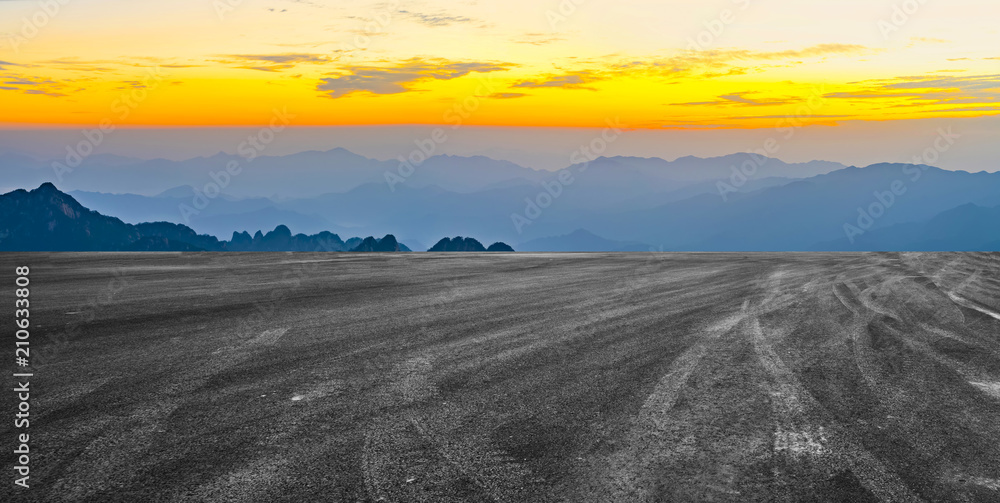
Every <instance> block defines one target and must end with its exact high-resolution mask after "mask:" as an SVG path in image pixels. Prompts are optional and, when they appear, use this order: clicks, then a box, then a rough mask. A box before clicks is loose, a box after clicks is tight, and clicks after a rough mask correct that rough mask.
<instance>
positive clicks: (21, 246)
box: [0, 183, 172, 251]
mask: <svg viewBox="0 0 1000 503" xmlns="http://www.w3.org/2000/svg"><path fill="white" fill-rule="evenodd" d="M142 238H143V236H142V235H141V234H140V233H139V231H138V230H137V229H136V228H135V227H134V226H132V225H129V224H126V223H125V222H122V221H121V220H119V219H117V218H113V217H106V216H104V215H101V214H100V213H97V212H96V211H90V210H88V209H87V208H84V207H83V206H82V205H80V203H78V202H76V200H75V199H73V198H72V197H70V196H69V195H67V194H64V193H62V192H59V190H58V189H56V187H55V185H52V184H51V183H44V184H42V185H41V186H40V187H38V188H37V189H35V190H32V191H30V192H28V191H26V190H23V189H22V190H15V191H14V192H10V193H7V194H4V195H3V196H0V250H4V251H101V250H128V249H130V248H131V247H132V246H140V247H148V246H152V245H153V242H152V241H147V242H144V243H142V244H138V243H139V242H140V240H142ZM137 244H138V245H137ZM160 244H161V245H162V246H164V247H166V248H167V249H171V247H172V245H171V244H170V243H169V242H168V240H167V239H166V238H163V241H162V242H161V243H160Z"/></svg>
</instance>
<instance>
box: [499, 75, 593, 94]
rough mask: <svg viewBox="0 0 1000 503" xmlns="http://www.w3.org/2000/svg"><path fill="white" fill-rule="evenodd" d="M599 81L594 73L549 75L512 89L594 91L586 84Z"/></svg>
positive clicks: (520, 83) (521, 83) (515, 85)
mask: <svg viewBox="0 0 1000 503" xmlns="http://www.w3.org/2000/svg"><path fill="white" fill-rule="evenodd" d="M595 80H598V79H597V78H596V77H595V75H594V74H593V73H592V72H587V71H583V72H573V73H568V74H565V75H547V76H543V77H540V78H538V79H535V80H525V81H521V82H518V83H516V84H514V85H513V86H512V87H523V88H546V87H557V88H560V89H586V90H588V91H594V90H595V89H594V88H593V87H589V86H587V85H586V84H588V83H590V82H593V81H595Z"/></svg>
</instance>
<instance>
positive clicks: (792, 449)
mask: <svg viewBox="0 0 1000 503" xmlns="http://www.w3.org/2000/svg"><path fill="white" fill-rule="evenodd" d="M747 324H748V325H749V331H750V334H751V337H752V339H753V347H754V351H755V352H756V353H757V358H758V361H759V362H760V363H761V365H762V366H763V367H764V369H765V370H766V371H767V373H768V374H769V376H770V378H771V379H770V381H771V382H769V383H767V384H768V385H767V388H768V390H767V391H768V396H770V397H771V407H772V409H773V412H774V415H775V418H776V421H777V428H776V430H775V436H774V450H775V452H786V453H790V454H791V455H792V456H793V457H798V456H806V455H809V456H821V455H823V454H824V453H825V452H826V447H825V444H826V443H827V439H826V432H825V430H824V428H823V427H822V426H819V427H816V426H814V425H812V424H810V422H809V421H808V420H807V419H806V407H805V405H804V404H803V400H804V399H805V396H806V395H808V391H806V390H805V389H804V388H803V387H802V385H801V384H800V383H799V381H798V379H797V378H796V377H795V374H793V373H792V371H791V370H789V369H788V367H787V366H786V365H785V364H784V362H783V361H782V360H781V357H780V356H778V354H777V353H776V352H775V350H774V345H773V344H772V342H771V337H765V336H764V330H763V329H762V328H761V326H760V320H758V319H757V317H756V316H754V317H752V318H750V319H749V320H748V321H747Z"/></svg>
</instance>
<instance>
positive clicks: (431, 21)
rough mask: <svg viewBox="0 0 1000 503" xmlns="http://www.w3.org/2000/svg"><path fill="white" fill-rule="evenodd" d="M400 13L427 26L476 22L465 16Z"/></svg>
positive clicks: (404, 11)
mask: <svg viewBox="0 0 1000 503" xmlns="http://www.w3.org/2000/svg"><path fill="white" fill-rule="evenodd" d="M399 13H400V14H402V15H403V17H406V18H408V19H410V20H413V21H415V22H417V23H420V24H423V25H427V26H448V25H452V24H457V23H472V22H474V21H475V20H473V19H472V18H469V17H465V16H445V15H431V14H421V13H419V12H412V11H408V10H400V11H399Z"/></svg>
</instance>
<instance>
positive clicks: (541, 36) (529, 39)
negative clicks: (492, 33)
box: [514, 33, 566, 45]
mask: <svg viewBox="0 0 1000 503" xmlns="http://www.w3.org/2000/svg"><path fill="white" fill-rule="evenodd" d="M564 40H566V38H565V37H561V36H558V35H552V34H550V33H525V34H524V35H522V36H521V38H519V39H516V40H514V43H516V44H531V45H546V44H553V43H556V42H562V41H564Z"/></svg>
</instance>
